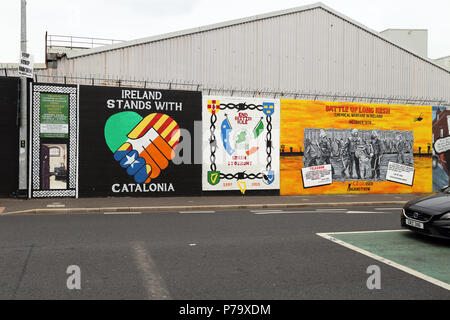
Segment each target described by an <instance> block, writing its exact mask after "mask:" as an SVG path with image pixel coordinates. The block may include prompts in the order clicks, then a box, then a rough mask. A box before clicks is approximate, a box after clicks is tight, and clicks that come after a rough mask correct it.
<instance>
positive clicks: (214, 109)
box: [208, 100, 220, 114]
mask: <svg viewBox="0 0 450 320" xmlns="http://www.w3.org/2000/svg"><path fill="white" fill-rule="evenodd" d="M208 111H209V112H210V113H212V114H216V113H218V112H219V111H220V101H219V100H208Z"/></svg>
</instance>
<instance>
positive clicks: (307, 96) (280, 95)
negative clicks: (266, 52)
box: [0, 69, 450, 107]
mask: <svg viewBox="0 0 450 320" xmlns="http://www.w3.org/2000/svg"><path fill="white" fill-rule="evenodd" d="M0 76H6V77H17V70H15V69H1V70H0ZM33 80H34V82H43V83H56V84H77V85H78V84H79V85H92V86H110V87H111V86H113V87H114V86H116V87H132V88H144V89H145V88H152V89H164V90H191V91H202V92H203V94H206V95H228V96H231V97H233V96H248V97H253V98H273V99H295V100H297V99H300V100H322V101H340V102H359V103H380V104H407V105H430V106H431V105H432V106H438V107H439V106H450V101H446V100H444V99H440V98H431V99H430V98H426V97H419V96H415V97H414V96H413V97H405V96H386V95H378V96H375V95H369V94H367V95H366V94H360V93H333V92H321V91H314V92H304V91H298V92H283V91H281V92H280V91H273V90H271V89H268V88H265V89H261V90H255V89H251V88H247V89H245V88H226V87H222V88H206V87H204V86H203V85H201V84H198V83H194V82H185V81H182V80H174V81H155V80H136V79H121V78H119V77H109V78H99V77H95V76H84V77H83V76H53V75H40V74H37V73H35V75H34V79H33Z"/></svg>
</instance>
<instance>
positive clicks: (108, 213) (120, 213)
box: [103, 212, 142, 215]
mask: <svg viewBox="0 0 450 320" xmlns="http://www.w3.org/2000/svg"><path fill="white" fill-rule="evenodd" d="M103 214H106V215H135V214H142V212H103Z"/></svg>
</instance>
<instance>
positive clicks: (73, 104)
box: [31, 85, 78, 198]
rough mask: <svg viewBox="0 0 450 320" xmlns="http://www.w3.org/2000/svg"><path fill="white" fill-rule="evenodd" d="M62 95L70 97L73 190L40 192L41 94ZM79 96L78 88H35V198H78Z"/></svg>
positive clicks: (70, 157) (33, 167)
mask: <svg viewBox="0 0 450 320" xmlns="http://www.w3.org/2000/svg"><path fill="white" fill-rule="evenodd" d="M41 93H60V94H68V95H69V161H70V162H69V181H68V187H69V189H72V190H40V186H41V181H40V176H41V173H40V169H41V165H40V159H41V155H40V152H41V139H40V130H41V128H40V116H41V115H40V112H41V106H40V94H41ZM77 99H78V96H77V88H76V87H61V86H53V85H35V86H33V111H32V117H33V119H32V154H31V165H32V167H31V171H32V174H31V178H32V197H33V198H64V197H65V198H73V197H76V190H73V189H76V187H77V176H78V175H77V167H78V164H77V161H78V160H77V159H78V157H77V149H78V140H77V139H78V138H77V137H78V134H77V133H78V132H77V131H78V122H77V119H78V101H77Z"/></svg>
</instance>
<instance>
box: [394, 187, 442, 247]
mask: <svg viewBox="0 0 450 320" xmlns="http://www.w3.org/2000/svg"><path fill="white" fill-rule="evenodd" d="M401 224H402V227H403V228H407V229H410V230H412V231H415V232H418V233H422V234H425V235H428V236H432V237H438V238H447V239H450V188H449V187H446V188H444V189H442V190H441V192H438V193H436V194H433V195H431V196H427V197H425V198H421V199H418V200H413V201H410V202H408V203H407V204H406V205H405V206H404V207H403V212H402V216H401Z"/></svg>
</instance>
